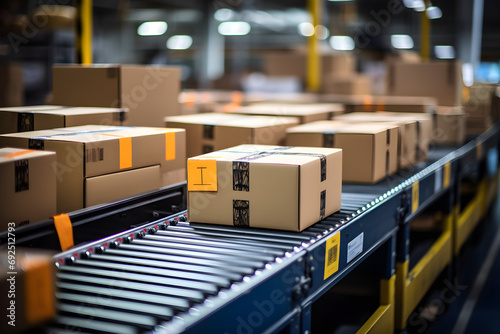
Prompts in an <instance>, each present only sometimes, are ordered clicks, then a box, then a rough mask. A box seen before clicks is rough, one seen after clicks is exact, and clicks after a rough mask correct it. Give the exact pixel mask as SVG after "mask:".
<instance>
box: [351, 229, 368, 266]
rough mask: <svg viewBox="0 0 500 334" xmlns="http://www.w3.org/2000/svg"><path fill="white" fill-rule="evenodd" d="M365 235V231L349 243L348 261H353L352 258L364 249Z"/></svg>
mask: <svg viewBox="0 0 500 334" xmlns="http://www.w3.org/2000/svg"><path fill="white" fill-rule="evenodd" d="M363 237H364V233H363V232H362V233H360V234H359V235H358V236H357V237H356V238H354V239H352V241H351V242H349V243H348V244H347V263H349V262H351V260H352V259H354V258H355V257H356V256H358V255H359V254H361V252H362V251H363Z"/></svg>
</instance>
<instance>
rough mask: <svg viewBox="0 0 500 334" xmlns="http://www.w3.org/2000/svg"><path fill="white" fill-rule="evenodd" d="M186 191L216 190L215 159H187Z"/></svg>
mask: <svg viewBox="0 0 500 334" xmlns="http://www.w3.org/2000/svg"><path fill="white" fill-rule="evenodd" d="M187 174H188V177H187V182H188V191H217V160H214V159H189V160H188V161H187Z"/></svg>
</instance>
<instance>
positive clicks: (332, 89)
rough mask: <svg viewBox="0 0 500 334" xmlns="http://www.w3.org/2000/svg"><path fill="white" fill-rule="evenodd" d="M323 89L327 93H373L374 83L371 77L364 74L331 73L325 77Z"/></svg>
mask: <svg viewBox="0 0 500 334" xmlns="http://www.w3.org/2000/svg"><path fill="white" fill-rule="evenodd" d="M321 91H322V92H323V93H326V94H344V95H361V94H371V93H372V84H371V81H370V78H369V77H367V76H366V75H363V74H351V75H349V76H337V75H331V76H327V77H325V78H323V84H322V87H321Z"/></svg>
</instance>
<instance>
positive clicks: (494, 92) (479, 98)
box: [464, 83, 500, 135]
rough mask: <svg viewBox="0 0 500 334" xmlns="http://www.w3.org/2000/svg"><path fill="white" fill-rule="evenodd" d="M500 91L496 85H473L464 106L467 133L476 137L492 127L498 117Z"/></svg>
mask: <svg viewBox="0 0 500 334" xmlns="http://www.w3.org/2000/svg"><path fill="white" fill-rule="evenodd" d="M499 101H500V90H499V88H498V86H496V85H490V84H478V83H476V84H474V85H473V86H472V87H471V88H470V90H469V99H468V101H467V102H466V103H465V104H464V111H465V113H466V114H467V122H466V124H467V125H466V126H467V133H468V134H471V135H478V134H480V133H482V132H484V131H485V130H486V129H488V128H489V127H490V126H492V125H493V121H495V120H497V119H498V116H499V110H500V109H499V105H500V103H499Z"/></svg>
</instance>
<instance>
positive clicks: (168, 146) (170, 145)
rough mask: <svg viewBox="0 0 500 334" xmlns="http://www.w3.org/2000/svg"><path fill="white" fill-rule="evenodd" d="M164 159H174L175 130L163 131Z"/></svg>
mask: <svg viewBox="0 0 500 334" xmlns="http://www.w3.org/2000/svg"><path fill="white" fill-rule="evenodd" d="M165 160H175V132H167V133H165Z"/></svg>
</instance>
